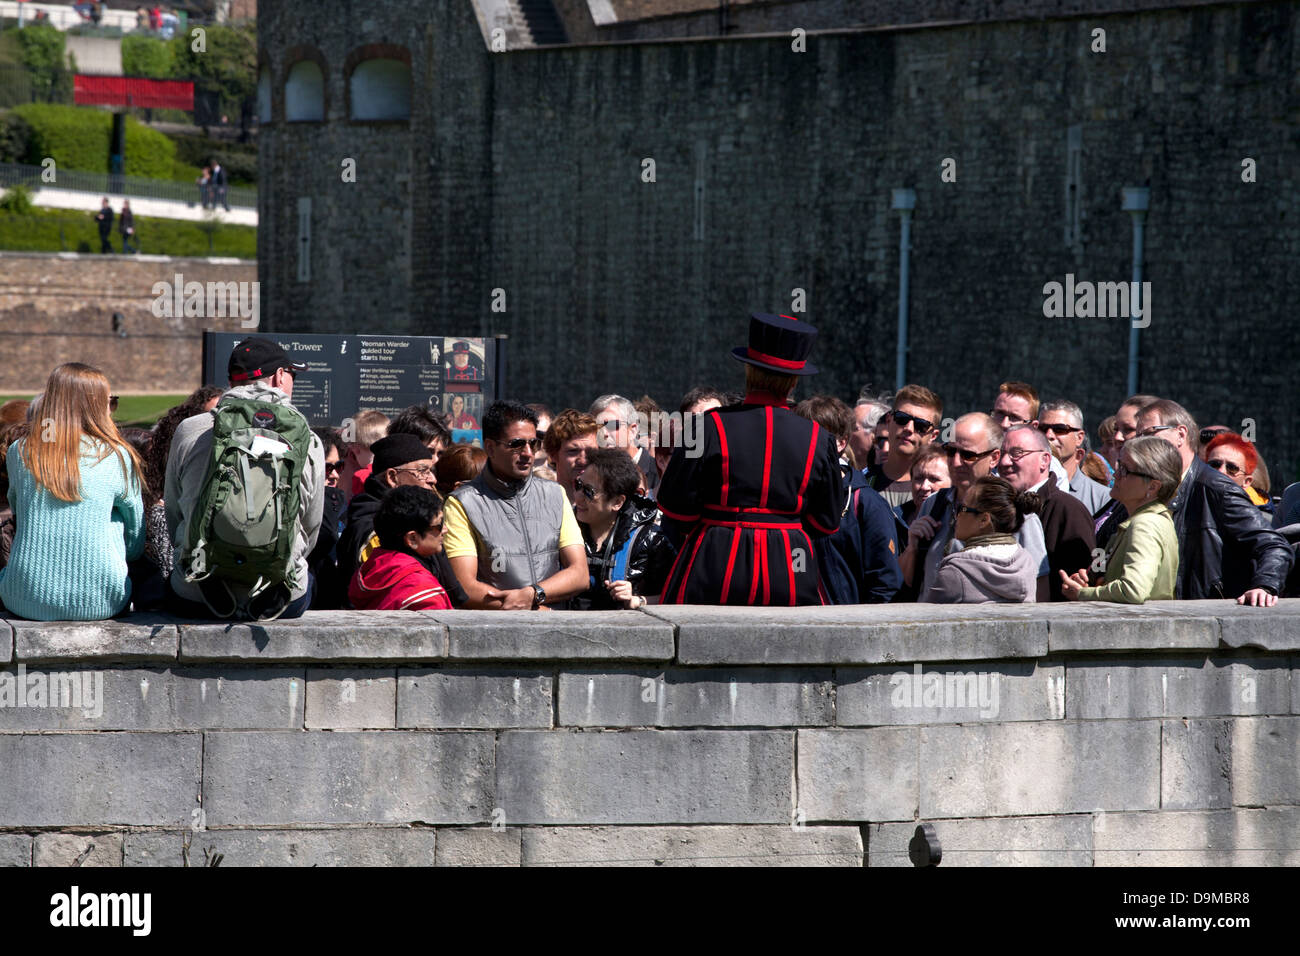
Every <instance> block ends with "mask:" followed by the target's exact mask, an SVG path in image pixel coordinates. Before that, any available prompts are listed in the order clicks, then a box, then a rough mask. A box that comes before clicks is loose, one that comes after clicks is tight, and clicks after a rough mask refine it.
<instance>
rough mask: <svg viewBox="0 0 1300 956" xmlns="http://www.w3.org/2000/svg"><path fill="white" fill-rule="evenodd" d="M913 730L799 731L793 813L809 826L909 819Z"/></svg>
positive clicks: (913, 811) (913, 791)
mask: <svg viewBox="0 0 1300 956" xmlns="http://www.w3.org/2000/svg"><path fill="white" fill-rule="evenodd" d="M917 733H918V731H917V730H916V729H915V728H910V727H904V728H893V727H882V728H878V729H873V730H801V731H799V791H798V796H799V804H798V810H799V811H800V812H802V814H803V816H804V819H805V820H806V821H807V822H809V823H816V822H820V821H823V820H844V821H853V822H856V823H866V822H867V821H871V820H911V819H913V818H914V817H915V815H916V800H917V777H916V748H917V740H918V738H917Z"/></svg>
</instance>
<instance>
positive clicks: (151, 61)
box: [122, 36, 174, 80]
mask: <svg viewBox="0 0 1300 956" xmlns="http://www.w3.org/2000/svg"><path fill="white" fill-rule="evenodd" d="M173 59H174V56H173V54H172V46H171V44H170V43H164V42H163V41H162V40H159V39H158V38H157V37H150V36H124V37H122V72H123V73H124V74H126V75H127V76H147V77H151V78H152V79H155V80H163V79H166V78H168V77H169V76H171V75H172V65H173V63H172V61H173Z"/></svg>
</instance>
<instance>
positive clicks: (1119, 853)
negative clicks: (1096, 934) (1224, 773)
mask: <svg viewBox="0 0 1300 956" xmlns="http://www.w3.org/2000/svg"><path fill="white" fill-rule="evenodd" d="M1297 833H1300V807H1267V808H1260V809H1249V810H1248V809H1234V810H1185V811H1178V812H1163V811H1162V812H1160V813H1105V814H1100V813H1099V814H1097V815H1096V819H1095V821H1094V824H1093V837H1092V842H1093V857H1094V861H1095V862H1094V865H1095V866H1143V867H1153V866H1196V867H1206V866H1292V867H1294V866H1300V842H1297V840H1296V834H1297ZM1206 889H1212V890H1216V891H1217V890H1222V889H1230V887H1219V886H1214V887H1206Z"/></svg>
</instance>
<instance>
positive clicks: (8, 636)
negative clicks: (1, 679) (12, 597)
mask: <svg viewBox="0 0 1300 956" xmlns="http://www.w3.org/2000/svg"><path fill="white" fill-rule="evenodd" d="M10 620H11V619H10V618H9V616H8V615H4V614H2V613H0V664H8V663H9V662H10V661H12V660H13V659H14V629H13V627H12V626H10V624H9V621H10Z"/></svg>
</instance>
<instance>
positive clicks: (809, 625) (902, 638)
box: [646, 604, 1052, 665]
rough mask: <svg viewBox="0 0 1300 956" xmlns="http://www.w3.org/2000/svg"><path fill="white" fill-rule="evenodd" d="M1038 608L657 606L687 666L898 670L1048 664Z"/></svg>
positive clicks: (1044, 630) (655, 613) (679, 657)
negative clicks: (910, 664) (985, 662)
mask: <svg viewBox="0 0 1300 956" xmlns="http://www.w3.org/2000/svg"><path fill="white" fill-rule="evenodd" d="M1032 607H1033V606H1032V605H1014V606H1013V605H1006V604H983V605H980V604H966V605H947V606H943V607H940V606H938V605H928V604H897V605H888V604H886V605H835V606H828V607H798V608H761V609H759V608H728V607H703V606H695V605H691V606H675V605H655V606H654V607H652V608H651V609H650V610H649V611H648V612H646V613H648V614H650V615H652V616H654V617H658V618H662V619H663V620H665V621H669V622H671V623H673V624H675V625H676V626H677V631H678V654H677V662H678V663H679V664H726V665H735V664H767V665H780V664H892V663H895V662H898V661H918V660H919V661H944V660H951V661H963V660H981V659H986V658H992V659H1000V658H1024V657H1042V656H1043V655H1044V654H1046V653H1047V621H1046V620H1045V619H1044V614H1045V613H1052V612H1051V611H1047V612H1044V611H1043V610H1041V609H1040V610H1039V611H1038V612H1037V617H1035V612H1034V611H1032V610H1028V608H1032Z"/></svg>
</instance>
